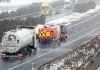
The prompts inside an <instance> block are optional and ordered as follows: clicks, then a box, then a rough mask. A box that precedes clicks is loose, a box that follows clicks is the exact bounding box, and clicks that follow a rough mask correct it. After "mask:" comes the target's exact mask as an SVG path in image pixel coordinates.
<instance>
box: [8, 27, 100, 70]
mask: <svg viewBox="0 0 100 70" xmlns="http://www.w3.org/2000/svg"><path fill="white" fill-rule="evenodd" d="M99 28H100V27H98V28H97V27H96V29H95V30H92V31H91V32H88V33H87V34H86V35H83V36H82V37H80V38H76V39H75V40H73V41H72V42H69V43H68V44H67V45H69V44H71V43H73V42H75V41H77V40H79V39H82V38H84V37H85V36H88V35H89V34H91V33H93V32H95V31H97V30H99ZM67 45H64V46H62V47H65V46H67ZM62 47H60V48H62ZM60 48H57V49H54V50H52V51H49V52H47V53H45V54H43V55H41V56H38V57H36V58H34V59H31V60H30V61H26V62H24V63H22V64H19V65H17V66H14V67H12V68H10V69H8V70H13V69H15V68H18V67H20V66H22V65H24V64H27V63H29V62H31V61H33V60H35V59H38V58H40V57H42V56H45V55H47V54H49V53H51V52H53V51H56V50H59V49H60Z"/></svg>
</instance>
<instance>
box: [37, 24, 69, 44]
mask: <svg viewBox="0 0 100 70" xmlns="http://www.w3.org/2000/svg"><path fill="white" fill-rule="evenodd" d="M66 38H67V28H66V26H65V25H44V26H43V27H41V28H39V30H38V40H39V43H40V44H45V43H47V42H49V43H52V42H54V41H56V40H60V42H65V41H66Z"/></svg>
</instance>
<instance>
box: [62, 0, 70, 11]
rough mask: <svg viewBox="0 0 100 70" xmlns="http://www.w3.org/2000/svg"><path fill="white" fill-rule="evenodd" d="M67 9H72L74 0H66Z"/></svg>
mask: <svg viewBox="0 0 100 70" xmlns="http://www.w3.org/2000/svg"><path fill="white" fill-rule="evenodd" d="M64 8H65V9H71V8H72V0H65V5H64Z"/></svg>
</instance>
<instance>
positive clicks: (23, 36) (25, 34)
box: [1, 26, 36, 59]
mask: <svg viewBox="0 0 100 70" xmlns="http://www.w3.org/2000/svg"><path fill="white" fill-rule="evenodd" d="M34 42H35V33H34V27H26V26H19V27H18V28H17V29H16V30H10V31H8V32H5V33H4V36H3V37H2V42H1V45H2V47H3V51H2V53H1V57H2V59H7V58H9V57H19V58H22V57H24V55H25V54H26V53H27V52H32V49H36V46H35V45H34Z"/></svg>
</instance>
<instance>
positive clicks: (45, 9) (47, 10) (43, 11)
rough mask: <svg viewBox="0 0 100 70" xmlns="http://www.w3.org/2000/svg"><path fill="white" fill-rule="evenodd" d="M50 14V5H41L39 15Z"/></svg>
mask: <svg viewBox="0 0 100 70" xmlns="http://www.w3.org/2000/svg"><path fill="white" fill-rule="evenodd" d="M51 13H52V10H51V4H50V3H42V4H41V15H50V14H51Z"/></svg>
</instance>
